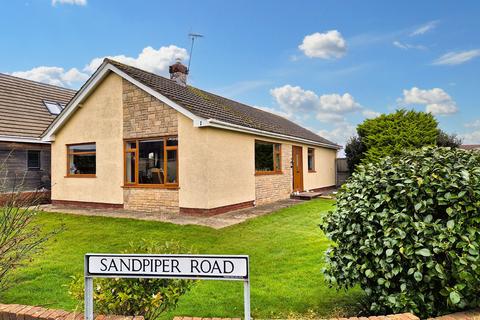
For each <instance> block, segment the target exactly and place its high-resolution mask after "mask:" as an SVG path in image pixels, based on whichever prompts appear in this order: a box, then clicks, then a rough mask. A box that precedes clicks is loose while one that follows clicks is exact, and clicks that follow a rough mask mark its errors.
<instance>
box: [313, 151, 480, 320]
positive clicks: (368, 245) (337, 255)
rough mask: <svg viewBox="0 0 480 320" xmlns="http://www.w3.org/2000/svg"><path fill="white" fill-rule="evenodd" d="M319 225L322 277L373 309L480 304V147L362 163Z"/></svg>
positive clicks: (423, 312)
mask: <svg viewBox="0 0 480 320" xmlns="http://www.w3.org/2000/svg"><path fill="white" fill-rule="evenodd" d="M322 229H323V230H324V232H325V233H326V234H327V236H328V237H329V238H330V239H331V240H333V242H334V244H333V245H332V246H331V248H330V249H329V250H328V252H327V257H326V259H327V263H326V268H325V275H326V278H327V280H328V281H330V283H331V284H332V285H334V286H337V288H351V287H354V286H356V285H360V287H361V288H362V289H363V290H364V291H365V293H366V295H365V296H366V302H367V306H368V308H369V309H370V310H369V312H370V313H376V314H384V313H391V312H403V311H411V312H414V313H416V314H417V315H420V316H422V317H427V316H433V315H439V314H443V313H446V312H448V311H453V310H457V309H463V308H470V307H476V306H479V305H480V256H479V250H480V153H476V152H467V151H463V150H458V149H448V148H424V149H421V150H417V151H411V152H409V153H408V154H404V155H402V156H399V157H393V158H392V157H386V158H384V159H382V160H380V161H377V162H375V163H368V164H365V165H360V166H358V167H357V170H356V172H355V173H354V174H353V175H352V177H351V178H350V180H349V181H348V183H346V184H345V185H344V186H343V187H342V188H341V190H340V192H339V194H338V198H337V207H336V209H335V211H334V212H330V213H329V214H328V215H327V216H326V218H325V220H324V222H323V223H322Z"/></svg>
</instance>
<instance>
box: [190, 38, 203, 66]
mask: <svg viewBox="0 0 480 320" xmlns="http://www.w3.org/2000/svg"><path fill="white" fill-rule="evenodd" d="M188 37H189V38H190V39H192V45H191V46H190V59H188V72H189V73H190V64H191V63H192V55H193V45H194V43H195V39H197V38H203V35H201V34H199V33H189V34H188Z"/></svg>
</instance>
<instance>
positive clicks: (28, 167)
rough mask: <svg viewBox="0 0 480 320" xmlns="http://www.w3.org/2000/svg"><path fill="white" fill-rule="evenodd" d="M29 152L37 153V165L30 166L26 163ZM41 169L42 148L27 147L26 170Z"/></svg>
mask: <svg viewBox="0 0 480 320" xmlns="http://www.w3.org/2000/svg"><path fill="white" fill-rule="evenodd" d="M30 152H35V153H37V154H38V167H30V166H29V163H28V159H29V154H30ZM41 170H42V150H37V149H28V150H27V171H41Z"/></svg>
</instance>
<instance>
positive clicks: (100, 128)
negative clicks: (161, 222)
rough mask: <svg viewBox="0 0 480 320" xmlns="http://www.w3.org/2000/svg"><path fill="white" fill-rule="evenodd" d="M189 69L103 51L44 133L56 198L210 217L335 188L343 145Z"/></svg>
mask: <svg viewBox="0 0 480 320" xmlns="http://www.w3.org/2000/svg"><path fill="white" fill-rule="evenodd" d="M187 74H188V70H187V68H186V67H185V66H184V65H182V64H181V63H180V62H177V63H176V64H174V65H172V66H171V67H170V75H171V79H167V78H164V77H161V76H159V75H156V74H153V73H150V72H147V71H144V70H141V69H138V68H135V67H132V66H129V65H125V64H122V63H119V62H116V61H113V60H109V59H105V60H104V62H103V64H102V65H101V66H100V67H99V68H98V69H97V71H96V72H95V73H94V74H93V75H92V76H91V78H90V79H89V80H88V81H87V82H86V83H85V84H84V85H83V86H82V88H81V89H80V90H79V91H78V93H77V94H76V95H75V97H74V98H73V99H72V100H71V101H70V102H69V103H68V104H67V105H66V107H65V109H64V111H63V112H62V113H61V114H60V115H59V116H58V117H57V118H56V119H55V120H54V121H53V123H52V124H51V125H50V127H49V128H48V130H47V131H46V132H45V134H44V135H43V140H44V141H48V142H51V143H52V181H53V184H52V202H53V203H54V204H63V205H69V204H71V205H76V206H96V207H112V208H125V209H127V210H138V211H162V212H175V213H178V212H179V213H186V214H203V215H211V214H216V213H221V212H226V211H229V210H234V209H239V208H245V207H251V206H254V205H256V204H263V203H268V202H273V201H276V200H280V199H285V198H289V197H290V195H291V193H292V192H295V191H304V190H322V189H326V188H331V187H333V186H335V174H336V168H335V159H336V155H337V150H338V149H339V148H340V146H338V145H337V144H335V143H333V142H330V141H328V140H326V139H324V138H322V137H320V136H318V135H317V134H315V133H313V132H311V131H309V130H307V129H304V128H302V127H300V126H299V125H297V124H295V123H293V122H291V121H289V120H287V119H285V118H283V117H280V116H277V115H274V114H272V113H268V112H265V111H262V110H259V109H256V108H252V107H250V106H247V105H245V104H242V103H239V102H236V101H233V100H230V99H227V98H224V97H221V96H218V95H215V94H212V93H209V92H206V91H203V90H201V89H197V88H194V87H192V86H189V85H187V84H186V79H187Z"/></svg>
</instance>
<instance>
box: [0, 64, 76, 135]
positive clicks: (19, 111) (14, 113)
mask: <svg viewBox="0 0 480 320" xmlns="http://www.w3.org/2000/svg"><path fill="white" fill-rule="evenodd" d="M75 92H76V91H75V90H70V89H66V88H61V87H57V86H53V85H49V84H44V83H39V82H35V81H31V80H26V79H22V78H17V77H14V76H10V75H6V74H2V73H0V136H10V137H21V138H33V139H36V138H39V137H40V135H41V134H42V133H43V131H45V129H46V128H48V126H49V125H50V123H51V122H52V121H53V120H54V119H55V118H56V115H52V114H51V113H50V112H49V111H48V109H47V108H46V107H45V105H44V103H43V101H49V102H56V103H61V104H67V103H68V101H70V99H71V98H72V97H73V96H74V95H75Z"/></svg>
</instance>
